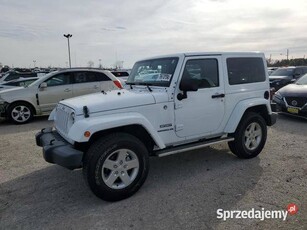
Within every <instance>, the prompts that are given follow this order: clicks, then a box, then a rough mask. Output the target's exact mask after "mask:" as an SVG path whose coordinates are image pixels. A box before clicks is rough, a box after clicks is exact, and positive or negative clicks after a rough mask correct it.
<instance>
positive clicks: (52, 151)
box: [35, 127, 83, 170]
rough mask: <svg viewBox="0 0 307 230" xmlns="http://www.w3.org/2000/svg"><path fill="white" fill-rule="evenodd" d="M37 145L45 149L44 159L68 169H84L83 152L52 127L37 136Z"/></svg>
mask: <svg viewBox="0 0 307 230" xmlns="http://www.w3.org/2000/svg"><path fill="white" fill-rule="evenodd" d="M35 139H36V145H38V146H40V147H43V156H44V159H45V160H46V161H47V162H49V163H52V164H57V165H60V166H62V167H65V168H67V169H71V170H72V169H76V168H80V167H82V158H83V152H81V151H79V150H77V149H75V148H74V147H73V145H71V144H70V143H68V142H67V141H66V140H64V139H63V138H62V137H61V136H60V135H59V134H58V133H57V131H56V130H53V129H52V127H50V128H45V129H42V130H41V131H40V132H38V133H37V134H36V135H35Z"/></svg>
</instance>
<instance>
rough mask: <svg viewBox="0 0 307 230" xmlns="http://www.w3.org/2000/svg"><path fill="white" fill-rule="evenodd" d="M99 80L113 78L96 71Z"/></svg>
mask: <svg viewBox="0 0 307 230" xmlns="http://www.w3.org/2000/svg"><path fill="white" fill-rule="evenodd" d="M95 75H96V78H97V81H111V79H110V78H109V77H108V76H107V75H105V74H104V73H95Z"/></svg>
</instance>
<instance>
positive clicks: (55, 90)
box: [37, 73, 72, 112]
mask: <svg viewBox="0 0 307 230" xmlns="http://www.w3.org/2000/svg"><path fill="white" fill-rule="evenodd" d="M45 82H46V83H47V88H43V89H40V88H39V89H38V98H37V99H38V102H39V106H40V108H41V111H42V112H49V111H51V110H53V109H54V108H55V106H56V104H57V103H58V102H59V101H61V100H64V99H67V98H71V97H72V84H71V74H70V73H61V74H57V75H54V76H52V77H50V78H49V79H48V80H46V81H45Z"/></svg>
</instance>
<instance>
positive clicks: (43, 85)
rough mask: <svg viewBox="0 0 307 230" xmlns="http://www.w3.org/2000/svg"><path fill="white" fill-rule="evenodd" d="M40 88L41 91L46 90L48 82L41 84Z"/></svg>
mask: <svg viewBox="0 0 307 230" xmlns="http://www.w3.org/2000/svg"><path fill="white" fill-rule="evenodd" d="M39 88H40V89H41V90H44V89H46V88H47V82H43V83H42V84H40V86H39Z"/></svg>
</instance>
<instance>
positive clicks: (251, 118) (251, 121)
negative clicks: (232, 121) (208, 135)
mask: <svg viewBox="0 0 307 230" xmlns="http://www.w3.org/2000/svg"><path fill="white" fill-rule="evenodd" d="M234 138H235V140H234V141H231V142H228V146H229V148H230V150H231V152H233V153H234V154H235V155H236V156H238V157H239V158H245V159H249V158H253V157H256V156H257V155H258V154H259V153H260V152H261V151H262V149H263V147H264V145H265V142H266V138H267V126H266V122H265V120H264V119H263V117H262V116H260V115H259V114H257V113H253V112H249V113H247V114H246V115H244V116H243V118H242V120H241V122H240V123H239V125H238V127H237V129H236V132H235V133H234Z"/></svg>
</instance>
